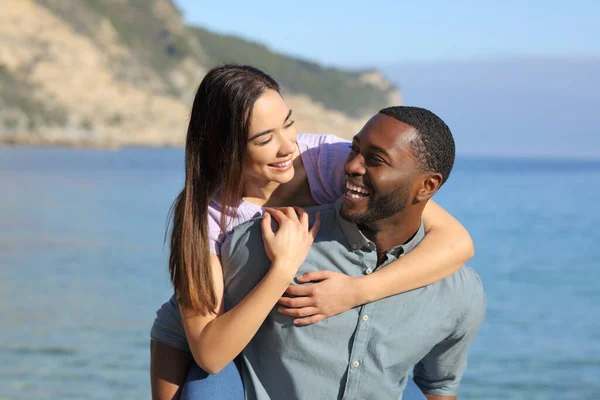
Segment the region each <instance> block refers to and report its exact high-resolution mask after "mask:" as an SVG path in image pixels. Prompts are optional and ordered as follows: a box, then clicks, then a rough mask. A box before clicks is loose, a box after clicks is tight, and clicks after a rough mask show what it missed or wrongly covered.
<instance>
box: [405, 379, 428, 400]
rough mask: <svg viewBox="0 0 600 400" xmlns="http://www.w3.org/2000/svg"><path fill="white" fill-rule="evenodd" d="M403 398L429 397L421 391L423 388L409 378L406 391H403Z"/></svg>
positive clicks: (420, 399)
mask: <svg viewBox="0 0 600 400" xmlns="http://www.w3.org/2000/svg"><path fill="white" fill-rule="evenodd" d="M402 400H427V397H425V395H424V394H423V392H421V389H419V387H418V386H417V384H416V383H415V381H413V380H412V378H408V382H407V383H406V388H405V389H404V393H402Z"/></svg>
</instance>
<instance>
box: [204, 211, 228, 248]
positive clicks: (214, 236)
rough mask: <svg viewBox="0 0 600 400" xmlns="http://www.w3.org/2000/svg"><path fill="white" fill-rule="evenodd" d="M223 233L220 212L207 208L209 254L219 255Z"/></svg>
mask: <svg viewBox="0 0 600 400" xmlns="http://www.w3.org/2000/svg"><path fill="white" fill-rule="evenodd" d="M224 239H225V234H223V233H221V213H220V211H217V210H216V209H215V208H213V207H209V208H208V249H209V251H210V253H211V254H216V255H220V254H221V245H222V244H223V240H224Z"/></svg>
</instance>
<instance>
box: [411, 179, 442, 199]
mask: <svg viewBox="0 0 600 400" xmlns="http://www.w3.org/2000/svg"><path fill="white" fill-rule="evenodd" d="M442 179H443V178H442V174H438V173H435V174H428V175H424V176H423V180H422V186H421V188H420V189H419V191H418V192H417V197H416V200H417V201H427V200H429V199H430V198H431V196H433V195H434V194H435V192H437V191H438V189H439V188H440V186H442Z"/></svg>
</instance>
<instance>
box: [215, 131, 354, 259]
mask: <svg viewBox="0 0 600 400" xmlns="http://www.w3.org/2000/svg"><path fill="white" fill-rule="evenodd" d="M297 141H298V147H299V148H300V156H301V157H302V162H303V163H304V169H305V170H306V175H307V176H308V184H309V186H310V192H311V194H312V196H313V198H314V199H315V201H316V202H317V203H319V204H327V203H333V202H334V201H335V200H337V198H338V197H340V196H341V195H342V193H343V191H344V187H345V186H344V185H345V179H344V164H345V161H346V157H347V156H348V153H349V151H350V149H349V147H348V143H349V142H348V141H347V140H344V139H341V138H339V137H337V136H334V135H315V134H310V133H301V134H299V135H298V138H297ZM262 214H263V209H262V208H261V207H260V206H258V205H256V204H252V203H249V202H247V201H243V200H242V201H240V203H239V205H238V207H237V215H236V216H235V217H233V218H232V217H229V218H228V219H227V227H226V230H225V232H221V203H220V202H219V201H218V200H216V199H215V200H212V201H211V202H210V204H209V206H208V238H209V247H210V252H211V253H213V254H221V244H222V243H223V241H224V240H225V238H226V237H227V235H228V234H229V233H231V231H232V230H233V228H235V227H236V226H238V225H239V224H242V223H244V222H246V221H249V220H251V219H252V218H256V217H259V216H261V215H262Z"/></svg>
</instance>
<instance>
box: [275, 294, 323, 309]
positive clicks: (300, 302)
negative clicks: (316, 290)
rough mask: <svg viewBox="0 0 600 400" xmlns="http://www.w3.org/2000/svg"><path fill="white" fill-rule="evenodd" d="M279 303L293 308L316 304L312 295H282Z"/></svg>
mask: <svg viewBox="0 0 600 400" xmlns="http://www.w3.org/2000/svg"><path fill="white" fill-rule="evenodd" d="M279 304H281V305H283V306H286V307H292V308H299V307H309V306H314V305H315V304H314V301H313V299H312V298H311V297H281V298H280V299H279Z"/></svg>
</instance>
